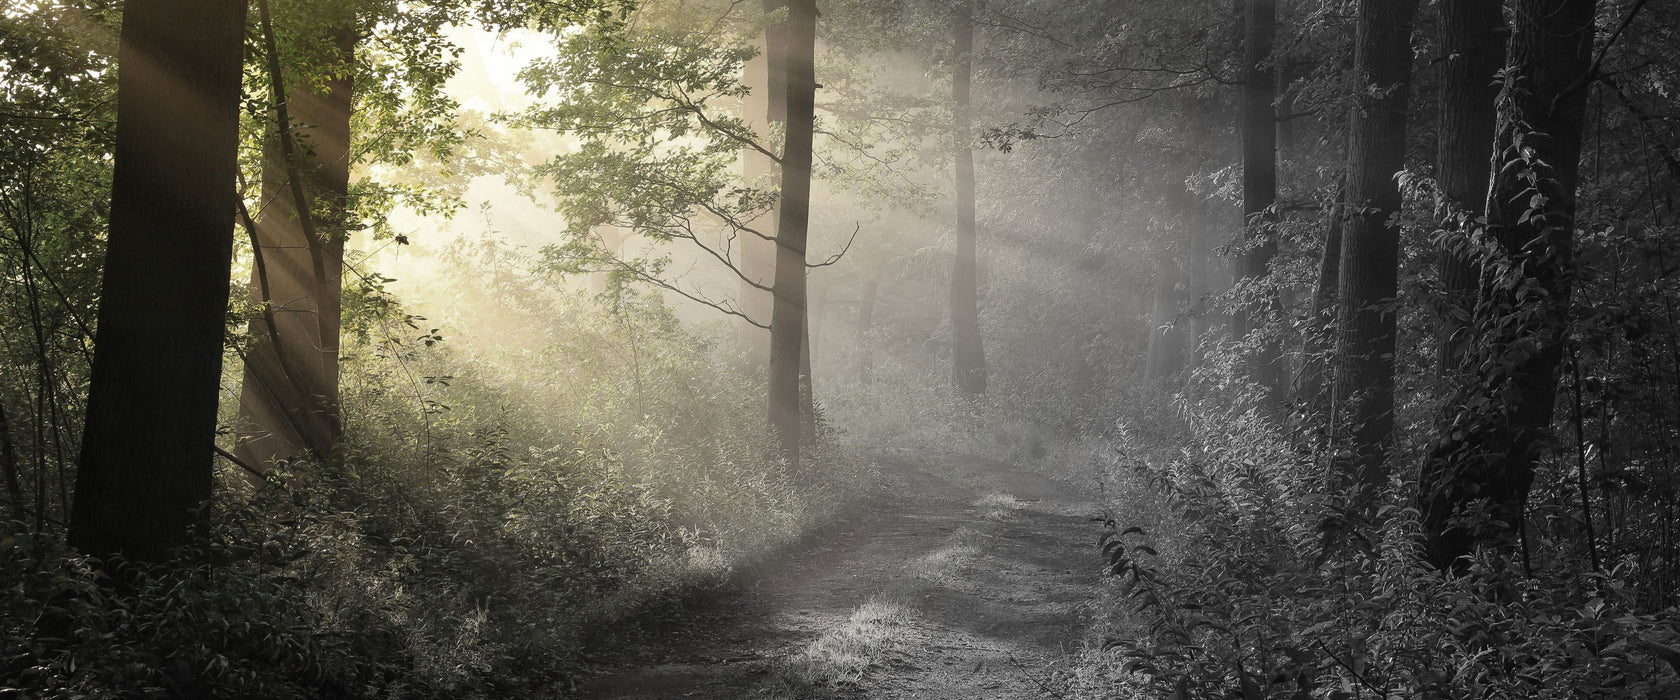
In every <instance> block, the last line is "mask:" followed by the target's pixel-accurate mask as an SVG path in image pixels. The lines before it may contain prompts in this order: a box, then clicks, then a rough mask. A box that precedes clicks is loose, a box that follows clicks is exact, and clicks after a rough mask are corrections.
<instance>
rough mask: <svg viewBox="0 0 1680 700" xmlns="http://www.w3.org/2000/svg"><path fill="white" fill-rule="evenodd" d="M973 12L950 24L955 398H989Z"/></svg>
mask: <svg viewBox="0 0 1680 700" xmlns="http://www.w3.org/2000/svg"><path fill="white" fill-rule="evenodd" d="M973 13H974V8H973V6H972V5H970V4H969V3H967V2H961V3H958V4H957V8H956V21H955V22H953V23H952V27H953V32H954V38H955V40H956V45H955V48H954V49H953V55H952V57H951V58H952V67H951V99H952V102H953V103H954V104H955V109H954V110H953V111H952V117H953V118H954V121H955V137H956V147H957V152H956V177H957V257H956V260H954V261H953V262H952V263H951V381H952V384H953V385H954V386H955V387H956V389H957V394H958V395H960V396H963V397H967V398H974V397H977V396H980V395H982V394H984V393H986V352H985V348H984V347H983V346H982V345H981V341H980V280H979V276H980V275H979V263H978V262H977V260H976V257H975V249H976V238H977V233H976V231H975V222H974V151H973V149H971V148H970V147H969V140H970V138H971V136H970V134H969V129H970V127H969V114H968V110H969V103H970V95H969V92H970V85H971V82H972V79H973V73H974V17H973Z"/></svg>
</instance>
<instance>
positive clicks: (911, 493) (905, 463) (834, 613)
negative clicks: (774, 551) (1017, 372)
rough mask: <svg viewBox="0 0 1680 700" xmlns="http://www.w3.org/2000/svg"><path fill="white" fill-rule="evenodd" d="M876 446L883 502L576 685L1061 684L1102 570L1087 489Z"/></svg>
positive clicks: (909, 687)
mask: <svg viewBox="0 0 1680 700" xmlns="http://www.w3.org/2000/svg"><path fill="white" fill-rule="evenodd" d="M877 461H878V462H879V463H880V464H881V466H882V469H883V471H884V472H885V474H886V480H887V482H888V483H887V489H886V495H885V496H883V497H882V498H881V499H879V501H878V502H877V503H874V504H872V505H871V506H870V507H868V508H866V509H864V510H863V511H862V512H859V513H856V514H854V515H853V517H852V518H850V519H849V520H848V521H845V522H842V523H840V524H839V525H838V527H836V528H834V529H833V530H831V531H830V532H828V533H827V534H826V535H825V536H824V537H823V538H821V539H818V540H816V541H814V542H813V543H812V544H810V545H809V546H807V547H805V548H803V549H800V550H798V551H796V552H794V553H791V554H789V555H788V556H786V557H783V558H781V559H779V560H777V561H775V562H771V563H769V564H766V565H764V566H761V567H759V569H758V570H756V571H754V572H752V574H751V575H749V576H748V577H747V580H746V585H745V586H743V588H742V590H741V591H740V592H739V593H737V594H734V595H731V596H728V597H727V598H726V599H725V600H723V601H721V602H719V603H717V604H715V605H710V606H707V607H706V609H704V610H697V611H694V612H693V613H692V615H691V617H689V619H687V620H685V621H684V622H682V623H680V624H678V625H676V629H671V630H667V631H664V632H663V633H662V634H661V636H660V639H659V640H657V641H651V642H649V641H647V640H644V643H642V644H640V645H637V646H636V647H635V648H630V649H621V650H619V651H617V652H615V653H614V657H613V658H610V659H607V660H605V661H603V662H602V663H600V664H599V665H598V666H597V667H596V668H595V669H594V674H593V676H592V677H591V678H590V679H589V680H588V681H587V682H585V683H584V684H583V686H582V688H581V689H580V690H581V696H582V697H588V698H716V699H719V700H721V699H724V698H729V699H735V698H753V697H757V698H964V699H971V698H1038V697H1055V696H1056V695H1057V691H1059V689H1060V688H1061V687H1062V684H1061V683H1060V682H1059V680H1058V676H1059V675H1060V673H1061V671H1060V669H1062V668H1063V667H1064V666H1065V665H1066V664H1064V663H1063V661H1064V657H1065V656H1066V655H1067V654H1070V653H1073V652H1076V651H1077V650H1078V649H1079V646H1080V644H1081V639H1080V637H1081V634H1082V630H1083V629H1084V626H1085V625H1084V614H1085V603H1086V602H1087V601H1089V600H1090V599H1091V593H1092V591H1091V588H1092V587H1093V586H1094V585H1096V583H1097V566H1096V561H1097V559H1096V555H1095V553H1094V550H1093V549H1092V544H1091V543H1092V539H1091V537H1092V534H1093V532H1094V530H1093V528H1092V525H1091V523H1090V522H1089V517H1090V516H1091V515H1092V514H1093V513H1094V506H1093V505H1092V503H1091V501H1090V500H1089V499H1088V498H1086V497H1084V496H1083V495H1082V494H1081V493H1080V489H1078V488H1075V487H1074V486H1072V485H1069V484H1066V483H1063V482H1060V481H1057V480H1054V479H1052V478H1050V477H1048V476H1046V475H1044V474H1040V473H1037V472H1033V471H1025V470H1021V469H1019V468H1016V467H1014V466H1011V465H1009V464H1005V463H1001V462H995V461H988V460H984V459H975V458H962V457H950V456H943V457H929V456H925V455H907V454H888V455H880V456H878V457H877Z"/></svg>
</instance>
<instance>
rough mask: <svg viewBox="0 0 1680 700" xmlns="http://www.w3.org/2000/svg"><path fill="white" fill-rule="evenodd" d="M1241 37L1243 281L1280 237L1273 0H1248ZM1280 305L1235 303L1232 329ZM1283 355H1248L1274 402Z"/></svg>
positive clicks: (1241, 331)
mask: <svg viewBox="0 0 1680 700" xmlns="http://www.w3.org/2000/svg"><path fill="white" fill-rule="evenodd" d="M1244 26H1245V36H1244V39H1243V84H1242V129H1241V131H1242V151H1243V179H1242V197H1243V205H1242V211H1243V253H1242V255H1241V257H1240V259H1239V261H1238V263H1239V264H1238V266H1237V274H1238V275H1239V279H1240V280H1241V281H1243V282H1246V283H1249V284H1255V283H1258V282H1259V281H1260V280H1263V279H1264V278H1265V277H1266V276H1267V275H1268V274H1269V273H1270V269H1271V264H1272V258H1274V257H1277V239H1276V236H1275V235H1274V232H1273V231H1272V221H1271V220H1270V216H1269V215H1268V214H1267V211H1268V210H1269V209H1270V208H1271V207H1272V205H1273V204H1275V203H1276V202H1277V108H1276V106H1275V105H1274V104H1273V103H1274V102H1275V101H1276V99H1277V85H1276V82H1277V77H1276V74H1275V71H1274V70H1273V66H1272V64H1271V60H1272V40H1273V38H1274V36H1275V35H1276V33H1277V4H1276V2H1275V0H1248V6H1247V19H1246V21H1245V23H1244ZM1276 306H1277V299H1276V298H1275V295H1274V294H1271V293H1267V294H1264V295H1262V298H1260V299H1258V300H1254V301H1252V302H1251V303H1247V304H1241V305H1239V306H1238V307H1237V309H1236V311H1235V313H1234V314H1233V316H1232V319H1231V326H1232V332H1233V333H1234V334H1235V336H1236V337H1237V338H1243V337H1245V336H1247V335H1248V334H1249V332H1250V331H1252V330H1254V329H1255V327H1257V326H1259V325H1260V324H1261V323H1263V322H1264V320H1265V318H1266V317H1267V316H1269V315H1270V314H1271V313H1272V312H1273V311H1274V310H1275V309H1276ZM1282 355H1283V353H1282V352H1281V351H1280V349H1279V348H1278V347H1277V344H1276V343H1275V342H1268V343H1265V344H1264V345H1263V346H1262V347H1261V348H1260V349H1259V350H1258V351H1257V352H1256V353H1255V354H1254V356H1252V357H1250V358H1249V376H1250V378H1252V379H1253V380H1254V382H1255V383H1256V384H1259V385H1260V386H1262V387H1264V388H1265V389H1266V391H1267V394H1268V396H1269V398H1270V399H1272V400H1273V402H1274V403H1276V402H1277V401H1278V400H1280V399H1281V398H1282V393H1281V391H1282V367H1281V366H1280V365H1281V359H1282Z"/></svg>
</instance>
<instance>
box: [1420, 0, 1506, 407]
mask: <svg viewBox="0 0 1680 700" xmlns="http://www.w3.org/2000/svg"><path fill="white" fill-rule="evenodd" d="M1440 26H1441V29H1440V31H1441V99H1440V111H1439V112H1437V114H1436V132H1437V138H1438V139H1439V141H1438V142H1437V145H1436V151H1435V183H1436V185H1437V187H1438V188H1439V192H1440V200H1439V202H1437V209H1438V211H1439V213H1440V214H1441V216H1442V218H1443V221H1442V224H1441V227H1442V229H1444V230H1446V231H1448V232H1450V233H1451V234H1453V236H1454V238H1459V239H1461V238H1462V237H1464V236H1468V235H1469V227H1468V226H1467V224H1468V221H1469V220H1472V219H1474V218H1476V217H1477V216H1479V215H1481V214H1482V213H1484V212H1485V210H1486V206H1487V194H1488V175H1489V167H1490V163H1491V159H1489V158H1488V147H1487V145H1488V144H1489V143H1492V142H1493V121H1494V99H1495V98H1496V97H1498V95H1499V88H1498V86H1497V85H1495V84H1494V79H1495V74H1496V73H1498V72H1499V69H1500V68H1502V67H1504V63H1505V36H1504V34H1505V32H1504V28H1505V18H1504V16H1503V13H1502V12H1501V10H1500V1H1499V0H1441V4H1440ZM1436 268H1437V270H1438V271H1439V274H1440V277H1441V292H1442V294H1443V297H1444V298H1443V301H1444V302H1445V306H1444V308H1443V309H1442V314H1441V319H1440V324H1441V325H1440V329H1439V330H1440V335H1439V337H1438V339H1437V343H1438V351H1439V352H1438V357H1437V369H1438V371H1439V373H1440V375H1441V376H1442V377H1446V376H1449V375H1450V374H1452V373H1454V372H1456V371H1458V365H1459V360H1460V359H1461V358H1462V356H1463V354H1464V343H1465V341H1466V337H1467V334H1468V330H1467V326H1468V325H1469V321H1470V312H1471V309H1472V308H1473V307H1474V306H1475V304H1476V281H1477V277H1478V276H1479V271H1478V270H1477V267H1476V265H1475V263H1474V261H1472V260H1471V258H1470V257H1469V256H1467V255H1465V254H1464V251H1462V250H1454V249H1453V248H1451V247H1446V248H1444V249H1443V250H1442V251H1441V253H1440V256H1439V257H1438V258H1437V260H1436Z"/></svg>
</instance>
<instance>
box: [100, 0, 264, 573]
mask: <svg viewBox="0 0 1680 700" xmlns="http://www.w3.org/2000/svg"><path fill="white" fill-rule="evenodd" d="M245 8H246V4H245V2H243V0H239V1H233V0H128V3H127V5H126V7H125V10H124V12H123V21H122V43H121V47H120V49H119V51H118V55H117V59H118V62H119V64H120V65H121V66H122V70H121V71H120V72H119V73H118V77H117V139H116V157H115V171H114V173H113V177H112V184H111V215H110V217H111V218H110V222H111V223H110V233H109V235H108V237H107V240H106V255H105V272H104V280H103V283H102V286H101V293H100V299H101V301H100V305H99V315H98V329H99V331H98V337H97V339H96V340H95V342H94V360H93V370H92V378H91V383H90V386H89V390H88V404H87V423H86V427H85V428H84V431H83V439H82V459H81V466H80V470H79V471H78V475H77V481H76V500H75V505H74V507H73V509H72V513H71V522H70V540H71V542H72V543H73V544H74V545H75V546H76V547H77V548H78V549H80V550H81V551H83V552H84V553H87V554H91V555H95V556H100V557H108V556H111V555H119V556H121V557H123V558H125V559H127V560H129V561H136V562H139V561H161V560H163V559H165V558H166V557H167V556H168V555H169V554H170V552H171V550H173V549H175V548H176V547H179V546H181V545H183V544H186V543H187V541H188V539H189V538H190V535H191V532H190V531H191V527H192V524H193V522H194V515H193V511H194V509H195V508H197V507H198V505H199V504H200V503H202V502H203V501H205V500H206V499H208V498H209V497H210V491H211V475H212V464H211V458H212V449H213V448H214V446H215V436H216V404H217V392H218V390H219V389H220V381H221V371H222V337H223V334H224V332H225V326H224V319H225V316H226V312H227V301H228V273H229V267H230V265H229V263H230V257H231V255H232V253H233V217H234V209H235V200H234V198H235V189H234V181H235V179H236V174H237V168H238V164H237V161H236V156H237V147H238V143H239V98H240V76H241V71H242V69H243V67H244V61H243V59H244V31H245Z"/></svg>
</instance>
